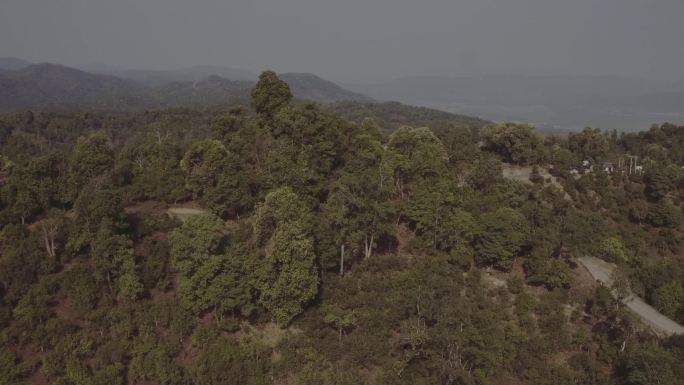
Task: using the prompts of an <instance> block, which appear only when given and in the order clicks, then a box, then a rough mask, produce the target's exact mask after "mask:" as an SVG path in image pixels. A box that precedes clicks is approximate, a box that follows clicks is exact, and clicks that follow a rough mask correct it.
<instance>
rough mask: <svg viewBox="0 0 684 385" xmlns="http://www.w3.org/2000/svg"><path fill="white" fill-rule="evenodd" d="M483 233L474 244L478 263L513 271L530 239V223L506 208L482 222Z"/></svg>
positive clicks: (514, 211)
mask: <svg viewBox="0 0 684 385" xmlns="http://www.w3.org/2000/svg"><path fill="white" fill-rule="evenodd" d="M481 222H482V230H481V231H480V232H479V233H478V234H477V236H476V241H475V257H476V261H477V262H478V263H479V264H482V265H494V266H496V267H497V268H500V269H506V270H508V269H510V268H511V266H512V264H513V260H514V259H515V257H517V256H518V253H520V252H521V251H522V248H523V246H524V245H525V243H526V242H527V238H528V233H529V230H528V223H527V220H526V219H525V217H524V216H523V215H522V214H520V213H519V212H518V211H516V210H514V209H511V208H508V207H504V208H501V209H498V210H496V211H494V212H491V213H486V214H484V215H483V216H482V218H481Z"/></svg>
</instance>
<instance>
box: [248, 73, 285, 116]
mask: <svg viewBox="0 0 684 385" xmlns="http://www.w3.org/2000/svg"><path fill="white" fill-rule="evenodd" d="M290 100H292V93H291V92H290V87H289V86H288V85H287V83H285V82H284V81H282V80H280V78H278V75H276V73H275V72H273V71H264V72H262V73H261V75H259V81H257V83H256V85H255V86H254V89H252V107H254V110H255V111H256V112H257V113H258V114H260V115H263V116H264V117H266V118H268V119H271V118H273V116H274V115H275V114H276V112H278V110H279V109H280V108H282V107H283V106H285V105H286V104H288V103H289V102H290Z"/></svg>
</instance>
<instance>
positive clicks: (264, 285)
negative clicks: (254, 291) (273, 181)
mask: <svg viewBox="0 0 684 385" xmlns="http://www.w3.org/2000/svg"><path fill="white" fill-rule="evenodd" d="M311 232H312V217H311V212H310V209H309V208H308V207H306V205H305V204H304V203H303V202H302V200H301V199H300V198H299V197H298V196H297V195H296V194H295V193H294V192H293V191H292V189H290V188H288V187H284V188H280V189H278V190H275V191H273V192H271V193H269V194H268V195H267V196H266V200H265V201H264V203H263V204H262V205H260V206H259V207H258V209H257V212H256V216H255V221H254V234H255V237H256V240H257V242H258V244H259V245H261V246H264V250H263V254H264V256H263V261H262V267H261V268H262V270H261V272H260V273H259V278H258V279H259V282H260V284H259V289H260V298H259V301H260V303H261V304H262V305H264V307H266V309H268V310H269V311H270V312H271V314H272V315H273V316H274V317H275V319H276V320H277V321H278V323H280V324H281V325H287V324H288V323H289V322H290V321H291V320H292V318H294V317H295V316H296V315H298V314H299V313H301V312H302V311H303V309H304V305H305V304H306V303H307V302H309V301H311V300H312V299H313V298H314V297H315V296H316V293H318V271H317V270H318V269H317V268H316V259H317V258H316V254H315V253H314V246H313V238H312V236H311Z"/></svg>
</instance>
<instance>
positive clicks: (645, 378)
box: [624, 344, 679, 385]
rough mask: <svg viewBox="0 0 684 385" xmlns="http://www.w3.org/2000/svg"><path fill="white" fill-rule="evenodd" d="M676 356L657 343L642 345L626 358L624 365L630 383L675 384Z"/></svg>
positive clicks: (637, 384)
mask: <svg viewBox="0 0 684 385" xmlns="http://www.w3.org/2000/svg"><path fill="white" fill-rule="evenodd" d="M677 364H679V363H677V362H675V360H674V357H673V356H672V355H671V354H670V353H669V352H668V351H666V350H665V349H663V348H662V347H660V346H658V345H656V344H649V345H641V346H637V347H636V348H635V349H633V350H632V351H631V352H630V354H629V355H628V356H627V357H626V358H625V362H624V366H625V371H626V372H627V375H626V380H627V384H629V385H655V384H662V385H675V384H677V383H678V382H679V379H678V378H677V377H675V374H674V370H673V368H674V367H675V366H674V365H677Z"/></svg>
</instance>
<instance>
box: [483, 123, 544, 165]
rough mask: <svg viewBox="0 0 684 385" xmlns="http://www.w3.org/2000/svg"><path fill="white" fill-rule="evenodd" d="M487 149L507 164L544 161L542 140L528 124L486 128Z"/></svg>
mask: <svg viewBox="0 0 684 385" xmlns="http://www.w3.org/2000/svg"><path fill="white" fill-rule="evenodd" d="M482 137H483V139H484V142H485V149H489V150H491V151H494V152H496V153H497V154H499V155H501V156H502V157H503V158H504V159H505V160H506V162H509V163H515V164H537V163H539V162H540V161H542V160H544V158H545V153H544V147H543V142H542V140H541V139H540V138H539V137H538V136H537V135H536V134H535V133H534V130H533V128H532V127H530V126H528V125H526V124H516V123H502V124H496V125H492V126H488V127H485V128H484V129H483V131H482Z"/></svg>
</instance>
